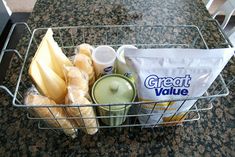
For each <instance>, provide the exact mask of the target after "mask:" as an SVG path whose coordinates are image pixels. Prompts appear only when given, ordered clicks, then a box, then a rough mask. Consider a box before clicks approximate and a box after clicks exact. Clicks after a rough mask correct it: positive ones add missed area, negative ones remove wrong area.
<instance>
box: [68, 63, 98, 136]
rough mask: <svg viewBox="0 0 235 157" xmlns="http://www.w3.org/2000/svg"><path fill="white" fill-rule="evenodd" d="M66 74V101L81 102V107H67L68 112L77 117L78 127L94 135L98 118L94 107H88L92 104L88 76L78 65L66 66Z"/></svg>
mask: <svg viewBox="0 0 235 157" xmlns="http://www.w3.org/2000/svg"><path fill="white" fill-rule="evenodd" d="M65 76H66V82H67V90H68V93H67V95H66V97H65V103H66V104H71V106H72V105H75V104H76V105H77V104H80V105H81V107H66V110H67V112H68V114H69V115H70V116H71V117H76V118H74V120H75V121H76V125H77V127H84V129H82V130H83V131H84V132H86V133H87V134H90V135H93V134H95V133H96V132H97V131H98V125H99V124H98V120H97V119H96V115H95V112H94V109H93V107H86V106H85V105H86V104H91V102H90V101H89V99H90V96H89V94H88V76H87V74H86V73H84V72H83V71H81V70H79V69H78V68H77V67H72V66H71V67H65Z"/></svg>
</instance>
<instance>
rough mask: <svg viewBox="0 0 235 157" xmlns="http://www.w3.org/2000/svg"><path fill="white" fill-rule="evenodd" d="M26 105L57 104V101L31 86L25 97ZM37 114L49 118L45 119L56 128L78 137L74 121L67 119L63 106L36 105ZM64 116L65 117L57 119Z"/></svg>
mask: <svg viewBox="0 0 235 157" xmlns="http://www.w3.org/2000/svg"><path fill="white" fill-rule="evenodd" d="M25 104H26V105H56V103H55V102H54V101H53V100H51V99H49V98H48V97H45V96H42V95H39V93H38V92H37V91H36V89H35V88H34V87H33V88H30V89H29V91H28V92H27V94H26V97H25ZM32 110H33V111H34V112H36V114H37V115H38V116H39V117H41V118H48V119H47V120H45V122H47V123H48V124H49V125H51V126H52V127H55V128H63V130H64V132H65V134H66V135H69V136H71V137H72V138H75V137H76V130H75V129H74V127H73V124H72V123H73V122H72V121H69V120H68V119H65V117H67V116H66V114H65V112H64V110H63V108H61V107H48V108H47V107H35V108H32ZM55 118H64V119H55Z"/></svg>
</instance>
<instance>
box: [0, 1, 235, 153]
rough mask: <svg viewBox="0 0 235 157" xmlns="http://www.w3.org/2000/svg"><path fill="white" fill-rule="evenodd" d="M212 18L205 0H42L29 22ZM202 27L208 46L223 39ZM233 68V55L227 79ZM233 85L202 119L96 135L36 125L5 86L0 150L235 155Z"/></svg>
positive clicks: (200, 22)
mask: <svg viewBox="0 0 235 157" xmlns="http://www.w3.org/2000/svg"><path fill="white" fill-rule="evenodd" d="M208 18H210V15H209V13H208V11H207V10H206V8H205V6H204V4H203V3H202V1H201V0H193V1H192V0H171V1H166V0H148V1H144V0H136V1H130V0H122V1H119V0H90V1H83V0H79V1H77V0H69V1H63V0H58V1H54V0H51V1H46V0H38V1H37V3H36V5H35V8H34V11H33V13H32V14H31V16H30V18H29V20H28V22H27V23H28V24H29V26H30V28H31V29H34V28H37V27H51V26H76V25H107V24H108V25H121V24H141V25H143V24H163V25H177V24H191V25H197V26H202V25H203V24H205V23H206V22H207V21H206V20H208ZM208 32H209V34H208ZM203 33H204V34H205V39H206V40H207V42H208V44H209V47H216V46H215V45H216V44H217V43H221V42H222V41H221V40H219V39H215V37H218V38H219V35H218V30H216V29H213V28H210V30H209V31H204V32H203ZM210 33H211V34H210ZM26 39H27V38H22V40H21V41H20V42H19V45H20V46H19V50H20V52H22V51H23V52H24V51H25V48H26V45H27V42H26ZM210 44H211V45H210ZM217 45H218V44H217ZM17 67H19V63H18V62H17V61H15V62H14V61H13V62H12V65H11V69H13V71H14V69H17ZM231 71H235V66H234V61H231V62H230V63H229V65H228V66H227V67H226V69H225V70H224V75H225V78H226V80H227V81H229V80H230V79H231V75H232V73H231ZM16 78H17V73H14V72H13V74H12V75H11V76H10V77H9V78H7V79H6V80H5V82H6V83H8V84H9V82H13V84H15V81H16V80H15V79H16ZM11 86H13V85H12V84H11ZM229 89H230V95H229V96H227V97H226V98H219V99H217V100H216V101H215V105H214V108H213V109H212V110H210V111H205V112H201V119H200V120H199V121H195V122H189V123H186V124H185V126H178V127H165V128H156V129H142V130H141V129H139V128H133V129H128V128H126V129H121V130H120V129H110V130H107V129H104V130H101V131H99V132H98V133H97V134H95V135H93V136H90V135H85V134H83V133H80V134H79V136H78V137H77V138H76V139H71V138H69V137H67V136H65V135H64V134H62V133H61V134H60V133H59V134H56V133H55V132H54V131H52V130H40V129H38V127H37V123H36V122H34V121H32V120H28V119H27V117H26V113H27V112H26V111H25V110H23V109H21V108H16V107H13V106H12V104H11V98H10V97H9V96H8V95H7V94H5V93H4V92H2V91H1V92H0V100H1V107H0V126H1V127H0V156H11V157H12V156H45V157H46V156H79V155H80V156H151V155H154V156H235V147H234V146H235V129H234V128H235V125H234V118H235V107H234V104H233V103H234V100H235V99H234V98H235V93H234V92H235V86H234V84H231V86H230V87H229Z"/></svg>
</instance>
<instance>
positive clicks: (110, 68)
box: [104, 66, 113, 73]
mask: <svg viewBox="0 0 235 157" xmlns="http://www.w3.org/2000/svg"><path fill="white" fill-rule="evenodd" d="M112 70H113V66H109V67H107V68H104V72H106V73H108V72H110V71H112Z"/></svg>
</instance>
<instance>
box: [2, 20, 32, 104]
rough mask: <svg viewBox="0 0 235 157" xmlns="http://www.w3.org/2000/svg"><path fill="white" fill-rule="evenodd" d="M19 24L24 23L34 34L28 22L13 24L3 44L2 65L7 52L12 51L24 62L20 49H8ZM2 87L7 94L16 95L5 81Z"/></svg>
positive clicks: (22, 23)
mask: <svg viewBox="0 0 235 157" xmlns="http://www.w3.org/2000/svg"><path fill="white" fill-rule="evenodd" d="M19 25H23V26H24V27H25V28H27V30H28V32H29V33H30V35H31V34H32V32H31V30H30V28H29V26H28V24H27V23H25V22H17V23H14V24H13V25H12V26H11V29H10V32H9V34H8V36H7V39H6V41H5V43H4V45H3V48H2V51H1V53H0V65H1V63H2V61H3V58H4V55H5V54H7V53H10V52H13V53H14V54H15V55H16V56H17V58H18V59H19V60H21V61H22V62H23V57H22V55H21V54H20V53H19V51H18V50H16V49H7V47H8V45H9V42H10V40H11V38H12V34H13V32H14V30H15V28H16V27H17V26H19ZM0 89H2V90H3V91H5V92H6V93H7V94H9V95H10V96H11V97H12V98H13V97H14V94H13V92H11V90H10V89H9V88H8V87H7V86H6V85H3V82H2V83H1V84H0ZM16 101H17V102H20V101H19V100H18V99H16Z"/></svg>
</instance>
